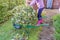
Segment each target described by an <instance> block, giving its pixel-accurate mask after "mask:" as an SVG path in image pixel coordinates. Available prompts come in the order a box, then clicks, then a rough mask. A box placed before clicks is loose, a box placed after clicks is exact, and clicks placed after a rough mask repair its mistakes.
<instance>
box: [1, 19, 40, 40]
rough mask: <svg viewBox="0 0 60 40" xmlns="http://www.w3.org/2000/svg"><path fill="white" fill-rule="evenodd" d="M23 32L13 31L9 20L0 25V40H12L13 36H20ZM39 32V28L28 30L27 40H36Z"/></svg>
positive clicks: (21, 30) (20, 30)
mask: <svg viewBox="0 0 60 40" xmlns="http://www.w3.org/2000/svg"><path fill="white" fill-rule="evenodd" d="M23 31H24V29H19V30H15V28H14V27H13V26H12V22H11V21H10V20H9V21H7V22H5V23H3V24H2V25H0V40H12V39H13V38H14V36H15V35H17V34H19V35H21V34H22V33H23ZM39 32H40V28H36V29H32V30H30V32H29V33H30V34H29V40H37V39H38V33H39Z"/></svg>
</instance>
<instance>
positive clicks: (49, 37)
mask: <svg viewBox="0 0 60 40" xmlns="http://www.w3.org/2000/svg"><path fill="white" fill-rule="evenodd" d="M43 12H45V14H46V16H47V18H46V19H44V23H48V24H49V26H43V27H42V30H41V32H40V33H39V40H55V38H54V32H55V28H54V26H53V20H52V16H54V15H56V14H58V9H45V10H44V11H43Z"/></svg>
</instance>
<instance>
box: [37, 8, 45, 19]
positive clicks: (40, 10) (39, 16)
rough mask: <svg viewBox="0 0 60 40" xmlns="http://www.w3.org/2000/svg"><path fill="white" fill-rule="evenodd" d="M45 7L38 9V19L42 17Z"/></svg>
mask: <svg viewBox="0 0 60 40" xmlns="http://www.w3.org/2000/svg"><path fill="white" fill-rule="evenodd" d="M43 9H44V8H40V9H39V10H38V20H40V19H42V15H41V14H42V11H43Z"/></svg>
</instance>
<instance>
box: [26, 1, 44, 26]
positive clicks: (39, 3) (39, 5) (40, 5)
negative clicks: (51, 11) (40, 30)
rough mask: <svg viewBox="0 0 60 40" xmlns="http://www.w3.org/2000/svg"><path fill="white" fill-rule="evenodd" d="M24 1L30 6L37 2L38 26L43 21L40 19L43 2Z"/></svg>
mask: <svg viewBox="0 0 60 40" xmlns="http://www.w3.org/2000/svg"><path fill="white" fill-rule="evenodd" d="M26 3H28V4H29V5H30V6H34V5H36V4H37V7H38V21H37V24H36V26H39V25H40V24H41V23H43V20H42V15H41V14H42V11H43V9H44V3H43V0H32V1H31V0H29V1H28V0H26Z"/></svg>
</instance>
